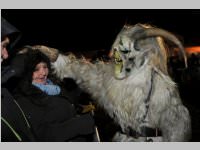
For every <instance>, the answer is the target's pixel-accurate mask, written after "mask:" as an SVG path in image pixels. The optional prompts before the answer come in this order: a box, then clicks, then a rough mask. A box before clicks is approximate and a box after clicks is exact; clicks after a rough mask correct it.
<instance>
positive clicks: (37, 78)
mask: <svg viewBox="0 0 200 150" xmlns="http://www.w3.org/2000/svg"><path fill="white" fill-rule="evenodd" d="M48 74H49V69H48V67H47V64H46V63H44V62H41V63H39V64H37V65H36V67H35V71H34V72H33V75H32V82H34V83H40V84H46V80H47V76H48Z"/></svg>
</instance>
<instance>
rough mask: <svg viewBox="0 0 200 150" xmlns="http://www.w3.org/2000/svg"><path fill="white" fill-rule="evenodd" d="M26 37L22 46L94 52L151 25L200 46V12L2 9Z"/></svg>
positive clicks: (185, 10)
mask: <svg viewBox="0 0 200 150" xmlns="http://www.w3.org/2000/svg"><path fill="white" fill-rule="evenodd" d="M1 14H2V16H3V17H5V18H6V19H7V20H8V21H10V22H11V23H12V24H14V25H15V26H16V27H17V28H18V29H19V30H20V31H21V32H22V34H23V36H22V39H21V40H20V42H19V44H18V46H23V45H26V44H29V45H34V44H43V45H48V46H50V47H55V48H58V49H60V50H63V51H90V50H99V49H105V50H109V49H110V48H111V45H112V43H113V41H114V39H115V37H116V35H117V33H118V32H119V31H120V30H121V28H122V27H123V25H124V24H133V25H134V24H136V23H148V24H152V25H155V26H157V27H160V28H163V29H166V30H168V31H171V32H173V33H175V34H177V35H179V36H180V37H181V38H182V39H183V40H184V44H185V45H186V46H187V45H198V44H199V43H200V29H199V28H200V21H199V19H200V10H195V9H164V10H163V9H117V10H116V9H29V10H28V9H2V10H1Z"/></svg>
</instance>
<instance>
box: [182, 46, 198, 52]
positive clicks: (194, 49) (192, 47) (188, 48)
mask: <svg viewBox="0 0 200 150" xmlns="http://www.w3.org/2000/svg"><path fill="white" fill-rule="evenodd" d="M185 50H186V52H187V53H189V54H191V53H200V46H191V47H185Z"/></svg>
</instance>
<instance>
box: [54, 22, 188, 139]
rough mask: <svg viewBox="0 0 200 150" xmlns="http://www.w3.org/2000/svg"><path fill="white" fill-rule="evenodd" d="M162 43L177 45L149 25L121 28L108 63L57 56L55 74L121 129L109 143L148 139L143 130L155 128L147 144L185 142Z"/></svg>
mask: <svg viewBox="0 0 200 150" xmlns="http://www.w3.org/2000/svg"><path fill="white" fill-rule="evenodd" d="M163 39H166V40H168V41H171V42H173V43H175V44H176V45H177V46H178V47H179V48H180V50H181V52H182V53H183V56H184V60H185V64H186V65H187V61H186V57H185V53H184V50H183V46H182V45H181V42H180V41H179V40H178V39H177V38H176V37H175V36H174V35H173V34H171V33H169V32H167V31H165V30H162V29H158V28H154V27H152V26H147V25H142V24H136V25H135V26H124V28H123V29H122V30H121V32H120V33H119V34H118V36H117V38H116V40H115V42H114V44H113V46H112V51H111V54H112V57H113V58H114V62H113V63H108V64H105V63H103V62H99V63H97V64H91V63H89V62H87V61H84V60H80V59H76V58H75V57H74V56H73V55H72V54H70V55H68V56H65V55H62V54H59V55H58V58H57V60H56V61H55V62H53V63H52V66H53V68H54V71H55V74H56V75H57V76H58V77H59V78H60V79H63V78H64V77H71V78H73V79H75V80H76V82H77V83H78V84H79V86H80V87H81V88H82V89H84V90H85V91H87V92H89V93H90V94H91V95H92V96H93V98H94V99H96V100H97V101H98V103H99V104H100V105H101V106H103V107H104V108H105V110H106V111H107V113H108V114H109V115H110V116H111V117H112V118H113V119H114V120H115V121H116V122H117V123H118V124H119V125H120V126H121V129H122V132H123V133H124V134H121V133H117V134H116V136H115V137H114V138H113V140H114V141H148V138H149V137H150V136H151V135H147V134H146V133H147V131H146V129H147V128H150V129H154V130H156V131H158V130H161V132H162V137H159V138H157V135H155V136H153V137H152V138H151V140H153V141H188V140H189V139H190V134H191V121H190V115H189V112H188V110H187V108H186V107H184V106H183V104H182V102H181V99H180V96H179V93H178V89H177V87H176V84H175V83H174V82H173V81H172V79H171V78H170V77H169V75H168V71H167V51H166V47H165V43H164V41H163Z"/></svg>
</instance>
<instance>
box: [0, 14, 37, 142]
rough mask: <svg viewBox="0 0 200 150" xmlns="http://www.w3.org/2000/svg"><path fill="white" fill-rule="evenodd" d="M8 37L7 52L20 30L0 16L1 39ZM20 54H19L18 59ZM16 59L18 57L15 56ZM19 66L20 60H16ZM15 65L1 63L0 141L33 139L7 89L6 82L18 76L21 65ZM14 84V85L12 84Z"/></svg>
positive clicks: (24, 119)
mask: <svg viewBox="0 0 200 150" xmlns="http://www.w3.org/2000/svg"><path fill="white" fill-rule="evenodd" d="M5 37H9V38H10V42H11V44H10V46H9V48H10V49H9V53H10V51H11V50H12V48H13V46H14V44H15V43H16V42H17V40H18V39H19V37H20V32H19V30H18V29H17V28H15V27H14V26H13V25H11V24H10V23H9V22H8V21H7V20H5V19H4V18H3V17H1V41H2V40H3V39H4V38H5ZM21 56H22V55H20V58H19V60H23V59H21V58H22V57H23V56H22V57H21ZM17 59H18V58H17ZM4 62H5V60H4V61H3V64H4ZM18 62H19V65H20V66H23V64H20V63H21V61H18ZM17 65H18V64H15V65H5V66H4V65H2V64H1V141H2V142H4V141H5V142H16V141H35V138H34V135H33V134H32V132H31V127H30V126H29V124H28V122H27V120H26V118H25V116H24V114H23V111H22V108H21V107H20V106H19V104H18V103H17V102H16V101H15V100H14V98H13V96H12V94H11V93H10V91H9V90H8V89H7V87H8V85H7V82H8V81H9V80H11V79H12V78H14V77H15V76H18V75H19V74H20V72H21V71H22V68H23V67H17V68H16V66H17ZM13 86H14V85H13Z"/></svg>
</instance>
